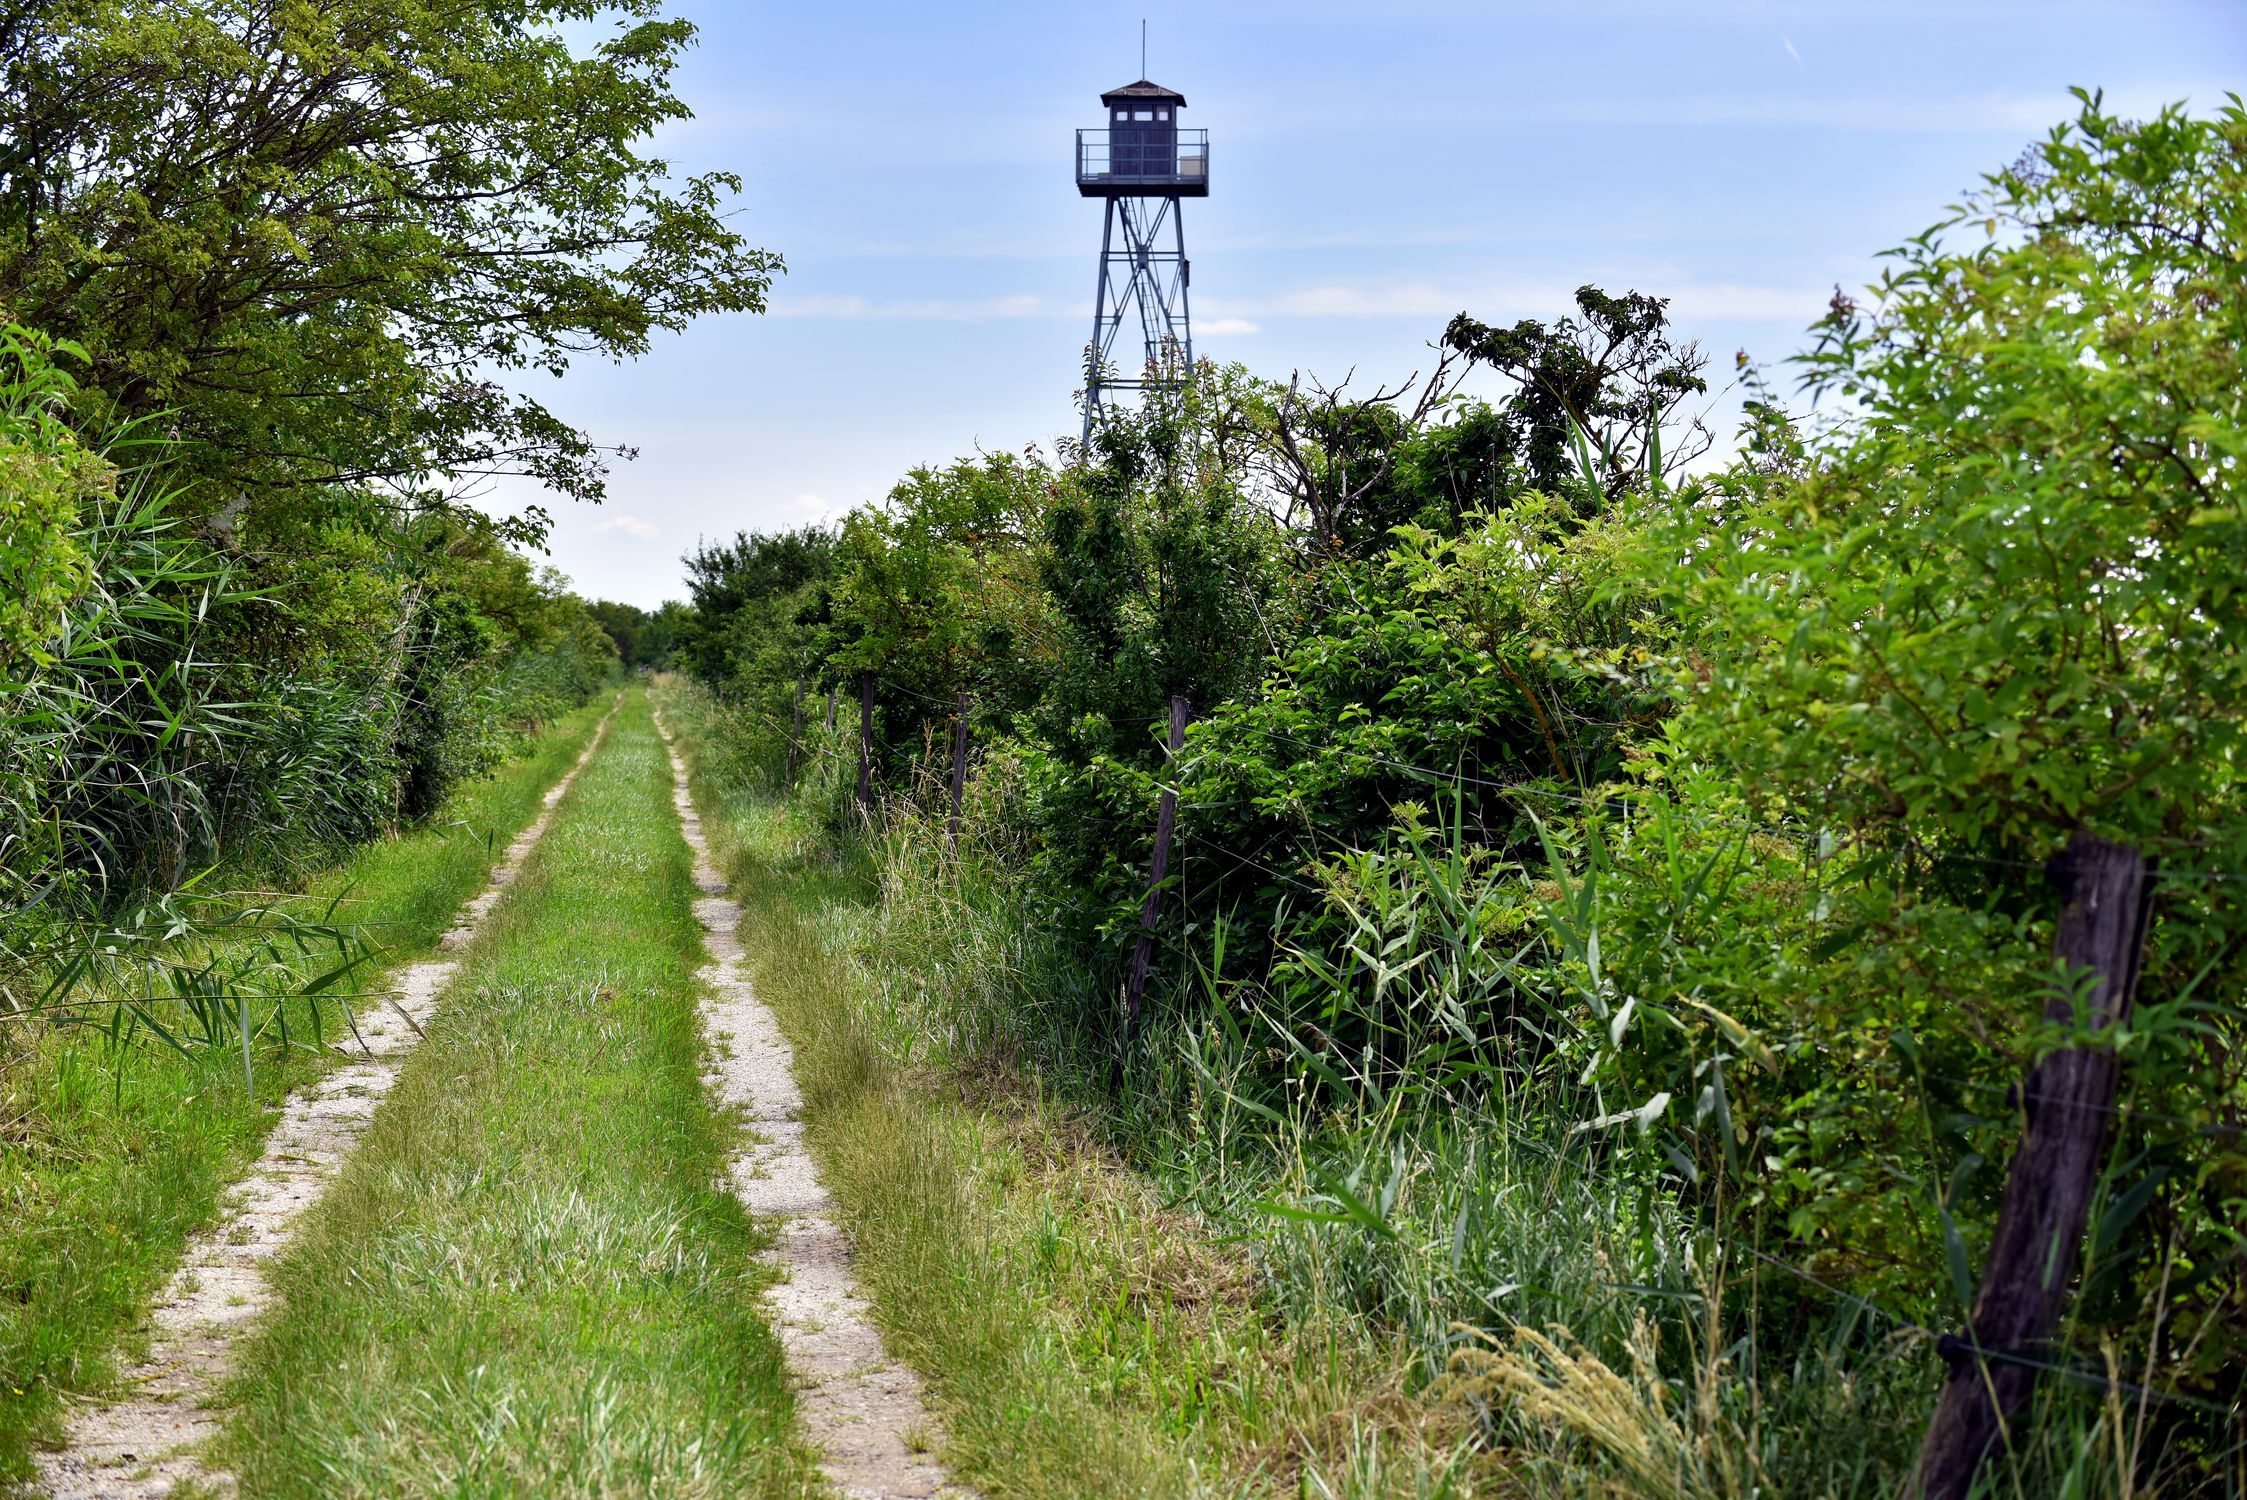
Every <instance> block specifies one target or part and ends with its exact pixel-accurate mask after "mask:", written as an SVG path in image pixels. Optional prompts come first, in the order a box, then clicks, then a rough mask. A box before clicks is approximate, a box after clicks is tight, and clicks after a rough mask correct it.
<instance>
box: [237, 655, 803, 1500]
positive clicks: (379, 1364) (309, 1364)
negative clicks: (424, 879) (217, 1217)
mask: <svg viewBox="0 0 2247 1500" xmlns="http://www.w3.org/2000/svg"><path fill="white" fill-rule="evenodd" d="M693 895H694V891H693V887H692V882H691V878H690V862H689V858H688V853H687V849H686V846H685V844H684V842H683V840H682V839H681V837H680V835H679V831H678V826H677V821H676V819H675V817H674V815H673V813H672V810H671V807H670V769H669V764H668V761H667V759H666V757H665V754H664V751H663V747H662V745H661V743H660V741H658V739H657V738H656V736H655V733H654V729H653V726H652V723H651V721H650V720H649V718H648V715H647V710H646V707H645V702H644V700H643V699H642V698H641V697H640V696H639V695H638V694H637V693H635V694H634V695H633V697H632V698H631V699H630V700H629V701H628V703H627V705H626V707H625V709H624V711H623V712H622V713H620V714H619V716H618V718H617V720H616V722H615V723H614V724H613V725H612V727H611V730H610V733H609V738H608V740H607V741H606V742H605V743H604V745H603V747H602V749H601V751H600V753H599V754H598V755H597V756H596V757H595V758H594V760H593V761H592V762H591V763H590V764H589V765H588V766H587V768H586V770H585V771H584V773H583V774H582V775H581V776H580V778H579V780H578V781H577V783H576V785H575V786H574V787H573V789H572V791H571V793H570V795H569V797H568V798H567V799H565V801H564V802H563V804H562V806H561V809H560V812H559V815H558V816H557V818H556V820H555V822H554V824H553V826H552V828H551V829H550V830H549V832H548V834H547V837H546V839H545V841H544V842H543V843H542V844H541V845H540V846H539V849H538V851H537V852H536V853H535V854H534V855H533V856H532V858H531V859H530V861H529V863H528V864H527V865H526V866H525V869H524V871H523V873H522V875H521V876H520V877H519V878H518V880H517V882H516V884H515V885H514V886H513V887H512V888H511V890H510V892H509V894H508V896H507V898H506V899H505V900H504V901H503V902H502V903H501V904H500V905H499V906H498V907H497V908H496V909H495V910H494V912H493V915H492V918H491V920H490V922H489V924H488V925H487V927H486V928H485V929H484V931H483V933H482V934H481V935H480V936H479V938H478V940H477V942H476V943H475V944H474V945H473V946H472V948H471V950H470V952H469V953H468V955H467V957H466V959H465V962H464V964H463V968H462V971H461V973H460V975H459V976H458V978H457V979H456V980H455V982H454V984H453V986H452V987H451V989H450V990H449V992H448V993H447V995H446V997H445V998H444V1000H443V1002H442V1004H441V1007H440V1009H439V1012H438V1015H437V1017H436V1019H435V1020H434V1022H432V1023H431V1025H430V1027H429V1035H428V1039H427V1040H426V1041H424V1042H423V1043H422V1044H421V1046H420V1047H419V1048H418V1049H417V1050H416V1051H415V1053H414V1054H413V1056H412V1057H411V1059H410V1060H409V1061H408V1063H407V1064H406V1066H405V1069H404V1071H403V1073H402V1075H401V1077H400V1079H399V1082H398V1085H397V1088H396V1089H395V1090H394V1092H393V1093H392V1094H391V1095H390V1097H389V1099H388V1101H387V1102H386V1103H385V1104H384V1106H383V1109H382V1111H381V1113H380V1114H379V1115H378V1116H377V1117H376V1119H375V1122H374V1124H373V1125H372V1126H371V1127H370V1129H369V1131H368V1133H367V1135H366V1137H365V1139H364V1141H363V1142H362V1144H361V1146H360V1149H359V1150H358V1152H357V1153H356V1154H355V1156H354V1157H353V1159H352V1161H351V1163H350V1164H349V1165H348V1166H347V1167H346V1169H345V1171H344V1173H343V1175H342V1177H341V1178H340V1179H339V1180H338V1181H337V1182H336V1184H335V1185H334V1186H333V1187H332V1188H331V1189H330V1191H329V1193H328V1195H327V1197H326V1198H325V1199H324V1200H323V1202H322V1203H321V1205H320V1206H319V1207H318V1208H317V1209H316V1210H314V1212H313V1214H312V1215H311V1219H310V1223H309V1224H308V1226H307V1228H306V1230H305V1232H304V1233H303V1235H302V1236H301V1238H300V1239H299V1241H298V1243H297V1244H296V1245H295V1246H294V1247H292V1249H291V1250H290V1251H288V1252H287V1253H286V1254H285V1255H284V1257H283V1258H282V1260H281V1262H280V1264H279V1265H278V1267H277V1268H276V1270H275V1273H274V1279H275V1283H276V1286H277V1288H278V1290H279V1291H280V1293H281V1305H280V1309H279V1311H278V1312H277V1314H276V1315H275V1317H274V1318H273V1320H272V1321H271V1322H270V1323H269V1324H268V1325H267V1326H266V1327H265V1328H263V1329H262V1330H261V1331H260V1333H259V1334H258V1335H257V1336H256V1337H255V1338H254V1339H253V1341H252V1342H251V1344H250V1346H249V1347H248V1349H247V1350H246V1355H245V1360H244V1364H243V1367H242V1371H241V1374H240V1375H239V1376H238V1377H237V1381H236V1386H235V1390H234V1395H235V1396H236V1397H237V1398H238V1399H239V1402H240V1407H239V1410H238V1412H237V1415H236V1419H235V1422H234V1426H233V1428H232V1430H231V1432H230V1435H229V1437H228V1439H227V1440H226V1447H227V1450H228V1454H227V1456H228V1458H229V1461H230V1462H231V1463H232V1464H233V1465H234V1466H235V1468H236V1469H237V1471H238V1472H239V1474H240V1476H241V1479H242V1483H243V1491H244V1493H245V1494H248V1495H252V1496H262V1495H288V1496H297V1495H302V1496H314V1495H318V1496H337V1495H370V1496H371V1495H383V1496H418V1495H451V1496H460V1495H538V1496H556V1497H566V1496H610V1495H624V1494H660V1495H665V1496H701V1495H712V1496H715V1495H741V1494H748V1495H804V1494H817V1493H823V1491H822V1489H821V1487H820V1483H819V1481H818V1480H817V1478H816V1475H815V1473H814V1471H813V1470H812V1468H811V1466H810V1463H809V1461H808V1458H807V1456H806V1454H805V1452H804V1451H803V1450H802V1448H801V1446H800V1445H799V1444H798V1443H797V1442H796V1441H795V1440H794V1438H793V1437H792V1435H791V1432H792V1429H791V1425H790V1424H791V1420H792V1414H793V1406H792V1402H791V1399H790V1397H789V1395H788V1392H787V1388H786V1384H785V1378H784V1374H783V1371H782V1367H781V1363H780V1354H779V1348H778V1344H777V1342H776V1340H775V1339H774V1337H773V1335H772V1333H771V1331H770V1330H769V1329H768V1328H767V1327H766V1326H765V1324H764V1323H763V1321H762V1319H761V1317H760V1314H759V1309H758V1305H757V1297H758V1293H759V1291H760V1290H761V1288H762V1287H763V1286H764V1285H765V1282H766V1279H767V1277H768V1275H769V1273H768V1272H766V1271H765V1270H764V1269H763V1267H762V1266H761V1265H760V1264H759V1263H758V1262H757V1261H756V1260H755V1258H754V1256H755V1252H756V1251H757V1249H758V1248H759V1247H760V1245H761V1244H762V1243H763V1239H762V1236H761V1234H760V1232H759V1231H758V1230H757V1229H756V1228H755V1227H754V1226H753V1225H752V1224H751V1223H750V1222H749V1220H748V1219H747V1217H746V1216H745V1214H744V1213H743V1212H742V1211H741V1209H740V1207H739V1205H738V1204H737V1203H736V1202H735V1200H734V1199H733V1198H732V1197H731V1196H730V1195H729V1194H728V1193H727V1192H725V1191H724V1190H723V1187H722V1185H721V1184H722V1180H723V1179H722V1171H723V1166H724V1163H725V1159H726V1156H727V1154H728V1150H729V1147H730V1144H731V1142H732V1141H733V1140H734V1139H735V1133H736V1129H737V1127H736V1126H735V1125H734V1123H733V1122H731V1121H729V1120H727V1119H724V1118H721V1117H719V1116H717V1115H716V1114H715V1113H714V1112H713V1110H712V1108H711V1106H710V1105H709V1103H708V1102H707V1099H706V1097H705V1094H704V1092H703V1090H702V1087H701V1082H700V1059H701V1056H702V1052H701V1040H700V1033H699V1031H698V1028H697V1024H696V1018H695V1007H696V1003H697V1000H698V998H699V985H698V982H697V980H696V978H695V971H696V970H697V968H698V967H699V966H700V964H701V962H702V948H701V939H700V933H699V929H698V928H697V926H696V925H695V922H694V920H693V917H692V914H691V911H690V905H689V903H690V902H691V900H692V898H693Z"/></svg>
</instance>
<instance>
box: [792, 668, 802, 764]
mask: <svg viewBox="0 0 2247 1500" xmlns="http://www.w3.org/2000/svg"><path fill="white" fill-rule="evenodd" d="M803 747H804V679H803V678H802V677H800V676H799V677H798V678H797V679H796V722H795V724H794V725H793V727H791V728H790V729H789V731H788V779H789V780H790V781H794V780H795V779H796V757H797V756H798V755H799V754H801V753H802V751H803Z"/></svg>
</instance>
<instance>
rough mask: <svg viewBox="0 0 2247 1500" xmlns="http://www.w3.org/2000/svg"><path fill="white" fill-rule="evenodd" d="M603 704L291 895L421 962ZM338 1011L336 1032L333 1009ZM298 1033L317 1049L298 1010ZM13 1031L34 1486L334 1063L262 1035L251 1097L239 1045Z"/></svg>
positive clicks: (386, 954)
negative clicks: (196, 1245) (295, 1092)
mask: <svg viewBox="0 0 2247 1500" xmlns="http://www.w3.org/2000/svg"><path fill="white" fill-rule="evenodd" d="M605 707H606V704H605V703H603V704H600V705H596V706H593V707H590V708H587V709H584V710H581V711H579V712H577V713H575V714H572V715H570V716H569V717H567V718H565V719H563V720H561V721H560V722H558V723H556V724H555V725H553V726H552V727H551V728H549V729H548V730H547V731H545V732H544V733H542V734H541V735H539V736H538V737H537V738H536V740H535V741H533V743H532V744H531V745H530V746H529V748H528V750H527V752H526V753H525V754H524V755H523V756H521V757H519V758H517V759H515V760H513V761H510V762H509V763H507V764H506V765H504V766H503V767H501V768H500V769H499V770H498V771H497V772H496V773H495V774H493V775H492V776H490V777H487V778H485V779H483V780H480V781H477V782H475V783H472V784H471V785H469V786H467V787H465V788H463V789H462V790H461V791H460V793H459V794H458V795H457V796H456V797H455V798H454V800H453V801H452V803H451V804H450V805H448V806H447V808H446V809H445V810H444V812H443V813H442V814H441V815H440V816H439V817H438V818H437V819H435V820H433V821H432V822H431V823H430V824H428V825H427V826H425V827H422V828H420V829H417V830H414V831H412V832H408V833H405V834H403V835H401V836H398V837H395V838H390V839H385V840H383V841H381V842H379V843H376V844H372V845H369V846H368V847H366V848H364V849H362V850H360V851H359V852H358V853H357V855H356V856H354V857H353V858H352V859H351V860H349V861H347V862H346V863H345V864H343V865H342V866H340V867H338V868H337V869H335V870H333V871H331V872H329V873H328V874H326V875H323V876H321V877H319V878H318V879H316V880H314V881H312V882H311V883H310V885H309V887H308V888H307V890H306V891H305V892H304V893H303V895H302V898H301V899H299V900H296V901H293V902H291V903H290V904H291V905H292V906H294V907H296V908H298V909H300V910H303V911H306V912H307V913H311V914H317V913H319V912H320V911H322V910H324V909H325V908H326V906H327V905H328V903H330V902H333V901H336V900H337V899H338V898H341V904H340V905H338V906H337V908H336V910H337V915H338V917H339V919H341V920H346V921H352V922H356V923H359V924H361V925H362V926H363V929H364V931H365V933H366V935H367V936H368V937H369V938H370V939H371V940H372V941H374V942H376V943H378V944H380V946H381V949H382V962H383V963H384V964H385V965H391V964H399V963H404V962H409V961H411V960H413V959H415V958H417V957H419V956H421V955H422V954H425V953H426V952H428V951H429V949H430V948H431V947H432V946H433V945H434V943H435V941H436V939H437V937H438V936H439V935H440V934H441V933H442V932H443V930H444V928H445V927H446V926H447V925H448V923H449V920H450V918H451V915H452V913H453V910H454V909H455V908H456V907H457V906H458V905H459V904H460V902H461V901H463V900H464V899H466V898H467V897H468V896H469V895H471V894H473V893H474V892H475V891H476V890H477V889H478V888H479V887H480V886H481V885H482V884H483V882H484V879H485V877H486V875H487V873H488V871H489V868H490V864H491V851H492V850H493V849H496V848H499V847H504V846H505V844H506V843H507V841H508V840H509V839H511V838H512V837H513V836H514V835H515V833H516V832H517V831H518V830H519V829H521V828H522V827H523V826H524V825H526V824H528V823H529V822H530V820H531V819H532V818H533V817H534V816H536V814H537V811H538V804H539V799H540V797H541V796H542V795H543V794H544V792H545V790H546V788H547V787H549V786H551V785H552V784H553V782H554V780H555V779H556V778H557V777H558V776H560V775H561V774H562V772H563V771H564V770H566V769H567V768H568V766H569V763H570V762H571V761H572V760H574V759H575V758H576V756H577V754H578V752H579V751H580V750H581V749H582V748H583V746H584V743H585V740H586V737H587V736H588V735H589V734H590V733H591V732H592V728H593V725H594V723H595V721H596V720H597V719H598V718H599V717H600V714H601V712H602V711H603V709H604V708H605ZM328 1020H329V1024H330V1028H331V1031H336V1030H340V1020H339V1019H338V1018H337V1017H336V1016H335V1014H334V1011H333V1008H332V1007H330V1008H329V1016H328ZM295 1029H296V1040H297V1041H298V1042H300V1043H301V1042H304V1041H306V1040H308V1038H307V1037H306V1035H305V1026H304V1016H303V1014H302V1013H301V1012H300V1013H299V1016H298V1018H297V1024H296V1028H295ZM16 1040H17V1041H18V1042H19V1043H20V1044H21V1050H20V1051H18V1052H16V1053H15V1054H14V1055H12V1056H10V1057H8V1058H7V1059H6V1061H5V1062H4V1063H0V1481H7V1480H17V1479H22V1478H25V1477H27V1476H28V1475H29V1472H30V1462H31V1454H32V1452H33V1450H34V1446H35V1445H36V1444H39V1443H41V1442H48V1441H52V1440H53V1439H54V1438H55V1437H57V1436H58V1435H59V1433H60V1425H61V1423H60V1410H61V1401H62V1398H63V1397H65V1396H73V1395H83V1394H89V1393H97V1392H100V1391H102V1390H103V1389H105V1388H106V1387H107V1385H108V1384H109V1383H110V1382H111V1380H112V1379H113V1378H114V1375H115V1371H116V1368H117V1358H118V1354H119V1351H120V1346H121V1345H129V1344H130V1343H131V1341H132V1339H133V1337H134V1335H133V1333H132V1330H133V1328H134V1326H135V1324H136V1323H137V1321H138V1320H139V1319H140V1317H141V1316H142V1315H143V1313H144V1312H145V1310H146V1308H147V1306H148V1302H149V1299H150V1298H151V1297H152V1296H153V1295H154V1293H155V1291H156V1290H157V1288H159V1287H160V1286H161V1285H162V1284H163V1282H164V1280H165V1278H166V1277H167V1276H168V1275H169V1274H170V1271H171V1268H172V1266H173V1264H174V1263H175V1262H176V1261H177V1260H178V1257H179V1252H180V1248H181V1246H182V1244H183V1243H184V1242H185V1240H186V1238H187V1236H188V1235H189V1234H190V1233H192V1232H193V1231H194V1230H195V1229H197V1228H198V1227H200V1226H202V1225H205V1224H208V1223H209V1222H211V1220H212V1219H213V1218H214V1217H215V1216H216V1214H217V1210H218V1202H219V1197H220V1195H221V1194H222V1193H223V1191H224V1190H225V1187H226V1185H227V1184H228V1183H229V1182H230V1181H232V1180H233V1179H234V1178H235V1177H236V1176H238V1175H239V1174H240V1173H241V1172H242V1170H243V1169H244V1168H245V1167H246V1166H247V1164H248V1163H249V1162H250V1161H252V1160H253V1159H255V1157H256V1155H257V1153H258V1151H259V1149H260V1147H261V1145H262V1143H263V1141H264V1138H265V1134H266V1131H267V1129H268V1128H269V1127H270V1126H271V1124H272V1122H273V1119H274V1114H273V1107H274V1106H275V1105H276V1104H277V1103H278V1101H279V1100H280V1099H281V1097H282V1096H283V1095H284V1094H285V1093H286V1092H287V1091H288V1090H289V1089H290V1088H292V1087H294V1086H296V1085H298V1084H300V1083H302V1082H304V1081H305V1080H306V1079H308V1078H310V1077H312V1076H314V1075H316V1074H317V1073H318V1072H320V1071H321V1070H323V1069H324V1068H326V1067H328V1066H329V1065H330V1064H331V1062H332V1061H333V1058H334V1054H332V1053H322V1052H320V1051H317V1050H311V1049H307V1048H303V1047H296V1048H290V1049H285V1050H284V1049H281V1048H278V1047H276V1046H273V1045H271V1044H268V1045H266V1046H264V1047H262V1048H261V1049H260V1051H259V1055H258V1057H257V1068H256V1073H255V1078H256V1092H255V1095H254V1097H253V1095H252V1094H251V1093H250V1092H249V1091H248V1089H247V1088H246V1087H245V1085H244V1081H243V1077H242V1062H241V1057H240V1055H239V1054H238V1053H237V1052H235V1051H233V1050H232V1049H230V1048H227V1049H215V1050H208V1051H205V1050H196V1051H192V1052H189V1053H186V1054H184V1055H183V1054H182V1053H179V1052H175V1051H173V1050H171V1049H169V1048H165V1047H163V1046H161V1045H160V1044H157V1043H155V1042H153V1041H151V1040H149V1039H147V1038H146V1036H145V1034H144V1036H143V1038H142V1039H141V1040H140V1041H138V1042H136V1043H133V1044H131V1045H128V1046H125V1047H122V1048H117V1047H112V1046H110V1045H109V1044H108V1043H106V1042H105V1041H103V1040H101V1039H100V1038H98V1037H96V1036H94V1035H93V1034H91V1033H87V1032H74V1033H65V1032H59V1031H55V1030H52V1029H41V1030H39V1031H36V1032H26V1031H19V1032H18V1033H17V1037H16Z"/></svg>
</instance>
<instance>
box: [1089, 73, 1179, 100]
mask: <svg viewBox="0 0 2247 1500" xmlns="http://www.w3.org/2000/svg"><path fill="white" fill-rule="evenodd" d="M1124 99H1168V100H1169V101H1170V102H1171V103H1173V104H1181V105H1182V104H1184V103H1185V102H1186V96H1185V95H1184V94H1181V93H1179V92H1178V90H1176V89H1166V88H1164V87H1163V86H1162V85H1161V84H1159V83H1149V82H1148V81H1147V80H1146V79H1144V78H1142V79H1140V80H1139V81H1138V82H1137V83H1127V84H1125V85H1124V86H1123V87H1122V88H1120V89H1110V90H1108V92H1107V93H1105V94H1102V95H1101V96H1100V102H1101V103H1102V104H1114V103H1116V102H1118V101H1119V100H1124Z"/></svg>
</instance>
